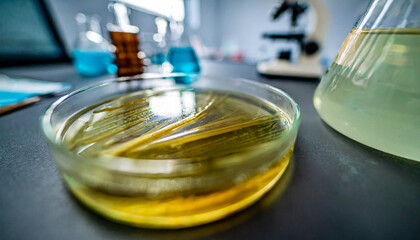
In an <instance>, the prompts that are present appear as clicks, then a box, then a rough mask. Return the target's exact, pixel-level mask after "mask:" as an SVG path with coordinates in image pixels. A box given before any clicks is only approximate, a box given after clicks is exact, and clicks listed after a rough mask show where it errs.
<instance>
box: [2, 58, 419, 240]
mask: <svg viewBox="0 0 420 240" xmlns="http://www.w3.org/2000/svg"><path fill="white" fill-rule="evenodd" d="M202 65H203V66H202V69H203V74H204V75H212V76H224V77H240V78H247V79H253V80H256V81H261V82H265V83H268V84H270V85H272V86H275V87H277V88H280V89H282V90H284V91H285V92H287V93H289V94H290V96H292V97H293V98H294V99H295V100H296V101H297V103H298V104H299V105H300V108H301V111H302V122H301V126H300V129H299V134H298V137H297V141H296V145H295V151H294V157H293V161H292V164H291V165H290V166H289V168H288V170H287V171H286V173H285V175H284V176H283V177H282V179H281V180H280V182H279V183H278V184H277V185H276V186H275V188H274V189H273V190H272V191H270V192H269V193H268V194H267V195H266V196H265V197H264V198H263V199H261V200H260V201H258V202H257V203H256V204H254V205H252V206H251V207H249V208H247V209H246V210H244V211H241V212H239V213H237V214H234V215H233V216H230V217H228V218H226V219H223V220H220V221H217V222H214V223H210V224H207V225H203V226H199V227H193V228H187V229H181V230H150V229H140V228H134V227H130V226H125V225H121V224H118V223H114V222H112V221H109V220H107V219H105V218H103V217H100V216H98V215H96V214H95V213H93V212H91V211H90V210H88V209H87V208H85V207H84V206H83V205H82V204H80V203H79V202H78V201H77V200H76V199H75V198H74V197H73V196H72V195H71V193H70V192H69V191H68V190H67V189H66V187H65V186H64V184H63V181H62V179H61V177H60V174H59V172H58V169H57V167H56V165H55V161H54V159H53V157H52V156H51V154H50V151H49V149H48V146H47V143H46V141H45V139H44V137H43V135H42V133H41V129H40V121H39V119H40V117H41V115H42V114H43V113H44V111H45V110H46V108H47V107H48V106H49V105H50V104H51V103H52V102H53V101H55V100H57V98H58V97H48V98H44V99H42V100H41V101H40V102H38V103H35V104H32V105H30V106H27V107H24V108H22V109H19V110H16V111H13V112H10V113H7V114H4V115H0V239H5V240H6V239H43V240H46V239H62V240H65V239H72V240H73V239H90V240H94V239H101V240H105V239H419V238H420V164H419V163H417V162H414V161H409V160H405V159H401V158H398V157H394V156H391V155H388V154H385V153H382V152H380V151H376V150H374V149H371V148H369V147H366V146H364V145H362V144H359V143H357V142H356V141H353V140H351V139H348V138H346V137H345V136H343V135H341V134H340V133H338V132H336V131H334V130H333V129H332V128H330V127H329V126H328V125H326V124H325V123H324V122H323V121H322V120H321V119H320V117H319V115H318V114H317V112H316V110H315V108H314V106H313V104H312V97H313V93H314V90H315V87H316V85H317V84H318V82H317V81H307V80H299V79H293V80H291V79H275V78H270V79H267V78H264V77H262V76H259V75H258V74H257V72H256V68H255V65H248V64H236V63H235V64H234V63H225V62H223V63H217V62H210V61H203V64H202ZM0 73H4V74H8V75H11V76H18V77H28V78H34V79H40V80H49V81H61V82H70V83H72V84H73V87H74V88H79V87H82V86H85V85H89V84H93V83H95V82H97V81H99V80H102V79H107V78H110V76H103V77H100V78H82V77H80V76H79V75H78V74H77V72H76V70H75V69H74V68H73V67H72V66H71V65H70V64H69V63H62V64H53V65H42V66H26V67H14V68H3V69H0ZM419 137H420V136H419ZM419 147H420V146H419Z"/></svg>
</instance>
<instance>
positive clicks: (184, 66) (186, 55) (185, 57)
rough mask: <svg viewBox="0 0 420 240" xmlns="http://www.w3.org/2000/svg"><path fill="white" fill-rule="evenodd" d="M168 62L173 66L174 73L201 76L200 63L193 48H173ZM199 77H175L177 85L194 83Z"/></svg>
mask: <svg viewBox="0 0 420 240" xmlns="http://www.w3.org/2000/svg"><path fill="white" fill-rule="evenodd" d="M168 61H169V63H171V64H172V66H173V70H172V72H178V73H179V72H180V73H187V74H199V73H200V71H201V68H200V63H199V61H198V57H197V55H196V54H195V51H194V49H193V48H192V47H171V48H170V49H169V52H168ZM196 80H197V76H185V77H175V81H176V82H177V83H187V84H188V83H192V82H194V81H196Z"/></svg>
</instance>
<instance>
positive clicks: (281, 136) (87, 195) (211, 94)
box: [41, 76, 300, 228]
mask: <svg viewBox="0 0 420 240" xmlns="http://www.w3.org/2000/svg"><path fill="white" fill-rule="evenodd" d="M299 123H300V110H299V106H298V105H297V104H296V102H295V101H294V100H293V99H292V98H291V97H290V96H288V95H287V94H286V93H284V92H283V91H281V90H279V89H276V88H274V87H271V86H269V85H266V84H262V83H259V82H255V81H250V80H245V79H228V78H220V77H203V76H200V77H199V78H198V81H196V82H194V83H193V84H189V85H181V84H177V83H175V81H174V80H172V79H170V78H164V77H158V78H152V79H148V80H132V79H129V78H120V79H115V80H110V81H105V82H101V83H98V84H95V85H92V86H89V87H85V88H82V89H79V90H76V91H74V92H72V93H70V94H68V95H66V96H64V97H62V98H60V99H59V100H57V101H56V102H55V103H53V104H52V105H51V106H50V107H49V108H48V109H47V111H46V113H45V114H44V116H43V117H42V120H41V125H42V129H43V132H44V134H45V137H46V139H47V140H48V142H49V145H50V149H51V152H52V154H53V156H54V158H55V160H56V162H57V166H58V168H59V170H60V172H61V175H62V176H63V179H64V182H65V183H66V185H67V186H68V188H69V189H70V190H71V192H72V193H73V194H74V195H75V196H76V198H77V199H79V200H80V201H81V202H82V203H83V204H85V205H86V206H87V207H89V208H90V209H92V210H94V211H95V212H97V213H99V214H100V215H102V216H105V217H107V218H109V219H112V220H115V221H118V222H121V223H125V224H129V225H133V226H139V227H145V228H183V227H191V226H196V225H200V224H205V223H208V222H212V221H215V220H218V219H221V218H223V217H226V216H228V215H231V214H233V213H235V212H237V211H239V210H241V209H244V208H246V207H247V206H249V205H251V204H252V203H254V202H255V201H257V200H258V199H260V198H261V197H262V196H263V195H264V194H265V193H266V192H268V191H269V190H270V189H271V188H272V187H273V186H274V185H275V183H276V182H277V181H278V180H279V179H280V178H281V176H282V174H283V173H284V171H285V170H286V169H287V166H288V165H289V162H290V158H291V156H292V152H293V148H294V143H295V139H296V135H297V130H298V126H299Z"/></svg>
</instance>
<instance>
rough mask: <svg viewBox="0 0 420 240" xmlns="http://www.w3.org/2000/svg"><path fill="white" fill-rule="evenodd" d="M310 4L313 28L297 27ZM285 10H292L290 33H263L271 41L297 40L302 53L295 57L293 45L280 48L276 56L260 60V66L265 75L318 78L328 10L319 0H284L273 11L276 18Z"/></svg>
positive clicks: (259, 69)
mask: <svg viewBox="0 0 420 240" xmlns="http://www.w3.org/2000/svg"><path fill="white" fill-rule="evenodd" d="M309 6H310V7H311V9H312V10H313V12H314V19H313V20H314V21H315V24H314V25H315V27H314V30H313V32H303V31H294V29H296V27H297V25H298V20H299V17H300V16H302V14H305V13H307V11H308V8H309ZM286 12H291V14H290V16H291V18H290V24H291V27H292V28H291V29H292V31H290V32H287V33H279V32H271V33H264V34H263V38H265V39H269V40H272V41H288V42H293V43H295V44H297V46H298V49H299V53H298V55H299V57H298V59H297V61H296V62H293V61H292V54H293V53H294V52H293V50H292V49H289V50H280V51H279V52H278V54H277V58H276V59H271V60H265V61H261V62H259V63H258V64H257V70H258V72H259V73H260V74H262V75H267V76H283V77H295V78H307V79H318V78H320V77H321V75H322V74H323V70H322V66H321V61H320V56H321V54H320V49H321V47H322V43H323V39H324V33H325V29H326V26H327V11H326V10H325V7H324V6H323V4H322V3H320V2H319V1H318V0H304V1H302V0H282V1H281V2H279V4H278V5H276V6H275V8H274V11H273V13H272V15H271V17H272V20H277V19H278V18H279V17H280V16H281V15H283V14H285V13H286Z"/></svg>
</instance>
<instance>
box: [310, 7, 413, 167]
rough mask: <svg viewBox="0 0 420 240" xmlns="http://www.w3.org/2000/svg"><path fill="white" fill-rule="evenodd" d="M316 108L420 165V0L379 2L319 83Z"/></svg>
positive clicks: (366, 140)
mask: <svg viewBox="0 0 420 240" xmlns="http://www.w3.org/2000/svg"><path fill="white" fill-rule="evenodd" d="M314 105H315V107H316V109H317V111H318V113H319V114H320V116H321V117H322V119H323V120H324V121H325V122H326V123H327V124H328V125H330V126H331V127H332V128H334V129H335V130H337V131H339V132H340V133H342V134H344V135H346V136H348V137H350V138H352V139H354V140H356V141H358V142H360V143H363V144H365V145H368V146H370V147H373V148H376V149H378V150H381V151H384V152H387V153H391V154H393V155H397V156H401V157H404V158H408V159H412V160H417V161H420V0H374V1H372V3H371V5H370V7H369V8H368V10H367V12H366V14H365V15H364V16H363V17H362V18H361V19H360V20H359V21H358V23H357V24H356V26H355V28H354V29H353V30H352V31H351V32H350V34H349V35H348V37H347V39H346V40H345V41H344V43H343V45H342V47H341V49H340V51H339V53H338V55H337V57H336V58H335V60H334V62H333V63H332V64H331V66H330V67H329V69H328V71H327V72H326V73H325V75H324V77H323V78H322V80H321V83H320V84H319V85H318V87H317V89H316V91H315V96H314Z"/></svg>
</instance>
